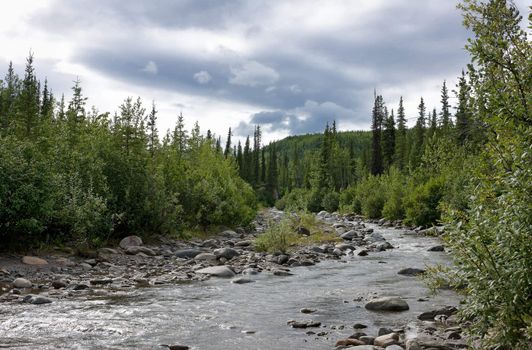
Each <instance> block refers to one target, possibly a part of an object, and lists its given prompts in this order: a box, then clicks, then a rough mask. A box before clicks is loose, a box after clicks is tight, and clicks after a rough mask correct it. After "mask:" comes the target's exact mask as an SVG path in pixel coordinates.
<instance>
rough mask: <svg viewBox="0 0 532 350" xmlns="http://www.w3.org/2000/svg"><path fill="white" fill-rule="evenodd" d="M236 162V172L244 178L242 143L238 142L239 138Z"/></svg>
mask: <svg viewBox="0 0 532 350" xmlns="http://www.w3.org/2000/svg"><path fill="white" fill-rule="evenodd" d="M236 164H237V165H238V173H239V174H240V177H241V178H244V166H243V156H242V144H241V143H240V140H239V141H238V146H237V149H236Z"/></svg>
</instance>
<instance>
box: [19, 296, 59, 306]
mask: <svg viewBox="0 0 532 350" xmlns="http://www.w3.org/2000/svg"><path fill="white" fill-rule="evenodd" d="M23 301H24V302H26V303H29V304H33V305H41V304H50V303H51V302H52V300H51V299H49V298H46V297H43V296H40V295H31V294H30V295H26V296H25V297H24V299H23Z"/></svg>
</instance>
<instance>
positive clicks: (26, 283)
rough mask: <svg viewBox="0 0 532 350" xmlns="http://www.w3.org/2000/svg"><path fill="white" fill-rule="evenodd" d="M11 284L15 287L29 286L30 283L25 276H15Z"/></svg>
mask: <svg viewBox="0 0 532 350" xmlns="http://www.w3.org/2000/svg"><path fill="white" fill-rule="evenodd" d="M13 286H14V287H15V288H31V286H32V284H31V282H30V281H28V280H27V279H25V278H16V279H15V280H14V281H13Z"/></svg>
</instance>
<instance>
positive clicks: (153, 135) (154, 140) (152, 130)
mask: <svg viewBox="0 0 532 350" xmlns="http://www.w3.org/2000/svg"><path fill="white" fill-rule="evenodd" d="M156 123H157V109H156V108H155V101H152V104H151V112H150V114H149V115H148V123H147V124H146V125H147V127H148V150H149V151H150V155H151V156H152V157H153V156H154V154H155V151H156V149H157V147H158V146H159V134H158V132H157V125H156Z"/></svg>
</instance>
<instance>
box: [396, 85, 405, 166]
mask: <svg viewBox="0 0 532 350" xmlns="http://www.w3.org/2000/svg"><path fill="white" fill-rule="evenodd" d="M395 146H396V151H395V153H396V160H397V164H398V166H399V169H404V168H405V166H406V162H407V159H408V158H407V154H406V153H407V148H406V146H407V139H406V116H405V108H404V106H403V96H401V98H400V99H399V108H398V109H397V137H396V142H395Z"/></svg>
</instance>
